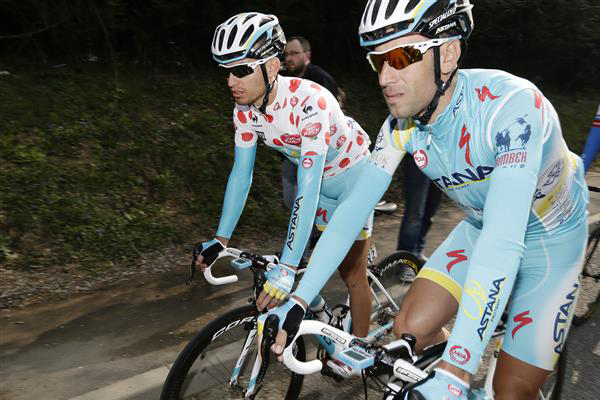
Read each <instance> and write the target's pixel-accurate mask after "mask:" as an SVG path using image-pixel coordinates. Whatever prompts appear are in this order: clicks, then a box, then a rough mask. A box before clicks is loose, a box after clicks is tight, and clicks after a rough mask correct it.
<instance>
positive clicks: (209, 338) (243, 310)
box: [160, 304, 306, 400]
mask: <svg viewBox="0 0 600 400" xmlns="http://www.w3.org/2000/svg"><path fill="white" fill-rule="evenodd" d="M258 315H259V313H258V311H257V310H256V306H255V305H253V304H249V305H246V306H243V307H239V308H236V309H234V310H231V311H229V312H227V313H226V314H224V315H222V316H220V317H218V318H216V319H215V320H213V321H212V322H210V323H209V324H208V325H206V326H205V327H204V328H202V329H201V330H200V331H199V332H198V333H196V335H195V336H194V337H193V338H192V340H191V341H190V342H189V343H188V344H187V345H186V346H185V348H184V349H183V350H182V351H181V353H179V355H178V357H177V359H176V360H175V363H174V364H173V366H172V367H171V369H170V371H169V374H168V376H167V378H166V380H165V383H164V385H163V389H162V393H161V397H160V399H161V400H181V399H198V400H200V399H201V400H213V399H219V400H225V399H241V398H243V395H244V390H245V389H246V387H247V383H248V380H249V375H250V372H251V370H252V365H253V363H254V359H255V354H256V343H257V340H256V338H255V339H254V340H253V343H252V345H251V348H250V352H249V355H248V357H247V358H246V362H245V363H244V365H242V367H241V370H240V375H239V379H238V383H237V384H236V385H234V386H232V385H230V384H229V379H230V378H231V373H232V371H233V369H234V368H235V364H236V361H237V358H238V356H239V354H240V352H241V350H242V347H243V344H244V339H246V337H247V335H248V332H249V331H250V330H251V328H252V327H253V326H255V324H256V318H257V316H258ZM239 328H242V329H239ZM296 344H297V345H296V357H297V358H298V359H299V360H301V361H304V360H306V351H305V347H304V341H303V340H302V338H299V339H298V340H297V342H296ZM238 349H239V350H238ZM287 375H291V378H290V380H289V384H288V386H287V391H286V389H285V381H286V380H287V379H286V378H285V376H287ZM282 376H283V378H282ZM219 378H221V379H220V380H221V381H220V382H219ZM303 380H304V376H303V375H298V374H295V373H292V372H291V371H289V370H288V369H287V368H285V366H283V364H281V363H278V362H276V361H274V360H272V362H271V364H270V365H269V369H268V370H267V375H266V376H265V379H264V380H263V385H262V387H261V389H260V391H259V392H258V393H257V398H261V397H263V395H264V396H265V397H271V398H285V399H286V400H294V399H297V398H298V396H299V395H300V390H301V389H302V383H303ZM284 392H285V393H284Z"/></svg>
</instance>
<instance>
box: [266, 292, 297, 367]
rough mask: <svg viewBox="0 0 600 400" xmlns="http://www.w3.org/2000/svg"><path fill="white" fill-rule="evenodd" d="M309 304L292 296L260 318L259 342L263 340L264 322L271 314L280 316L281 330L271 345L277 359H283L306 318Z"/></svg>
mask: <svg viewBox="0 0 600 400" xmlns="http://www.w3.org/2000/svg"><path fill="white" fill-rule="evenodd" d="M306 308H307V305H306V304H305V303H304V302H303V301H302V300H301V299H299V298H295V297H292V298H291V299H289V300H288V301H286V302H285V303H283V304H282V305H281V306H279V307H277V308H275V309H273V310H271V311H269V312H267V313H265V314H262V315H261V316H260V317H259V318H258V334H259V337H260V339H259V343H260V342H261V341H262V333H263V327H264V322H265V320H266V319H267V317H268V316H270V315H273V314H275V315H277V316H278V317H279V331H278V332H277V336H276V338H275V343H274V344H273V345H272V346H271V351H272V352H273V354H275V355H276V356H277V360H279V361H283V355H282V353H283V350H284V349H285V348H286V347H287V346H288V345H289V344H290V343H291V342H292V340H293V339H294V336H296V333H298V329H299V328H300V323H301V322H302V320H303V319H304V315H305V314H306Z"/></svg>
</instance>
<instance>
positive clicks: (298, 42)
mask: <svg viewBox="0 0 600 400" xmlns="http://www.w3.org/2000/svg"><path fill="white" fill-rule="evenodd" d="M283 57H284V61H285V67H286V74H287V75H289V76H297V77H298V78H303V79H309V80H311V81H313V82H316V83H318V84H319V85H321V86H323V87H325V88H327V90H329V91H330V92H331V93H332V94H333V95H334V96H335V97H336V98H337V97H338V87H337V84H336V83H335V81H334V80H333V78H332V77H331V75H329V74H328V73H327V72H326V71H325V70H324V69H323V68H321V67H319V66H317V65H314V64H312V63H311V62H310V57H311V52H310V43H309V42H308V40H306V39H305V38H303V37H302V36H292V37H290V38H289V39H288V42H287V45H286V46H285V51H284V53H283ZM338 100H339V99H338Z"/></svg>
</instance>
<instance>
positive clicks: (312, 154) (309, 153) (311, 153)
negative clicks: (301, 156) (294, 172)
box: [305, 151, 317, 156]
mask: <svg viewBox="0 0 600 400" xmlns="http://www.w3.org/2000/svg"><path fill="white" fill-rule="evenodd" d="M316 155H317V152H316V151H307V152H306V154H305V156H316Z"/></svg>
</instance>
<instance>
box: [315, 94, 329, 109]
mask: <svg viewBox="0 0 600 400" xmlns="http://www.w3.org/2000/svg"><path fill="white" fill-rule="evenodd" d="M317 104H318V105H319V108H320V109H321V110H324V109H325V107H327V102H326V101H325V99H324V98H323V97H319V100H317Z"/></svg>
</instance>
